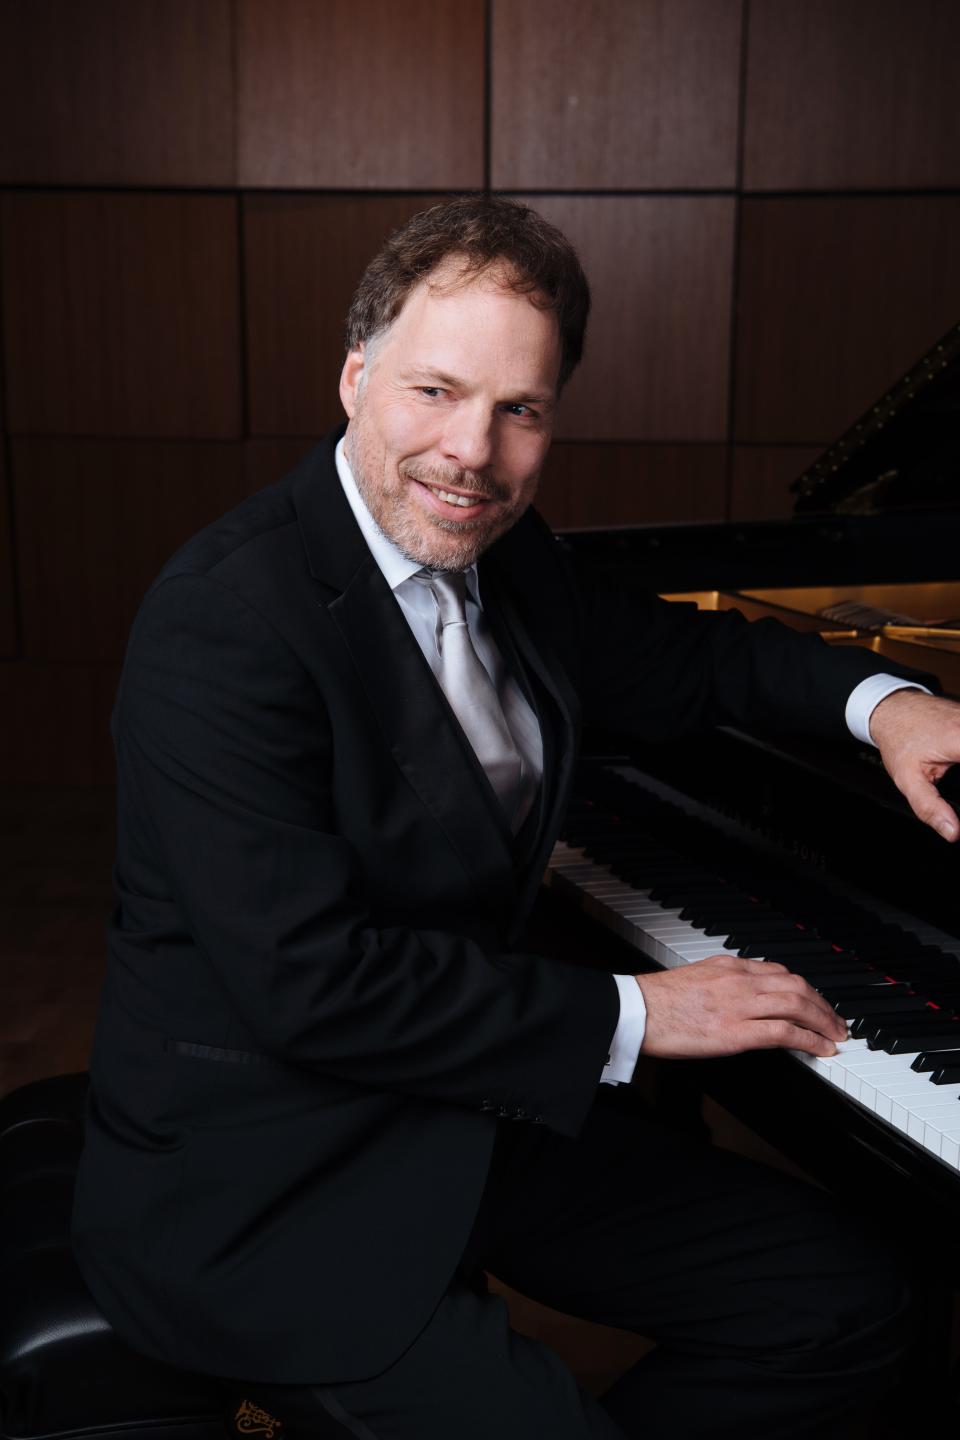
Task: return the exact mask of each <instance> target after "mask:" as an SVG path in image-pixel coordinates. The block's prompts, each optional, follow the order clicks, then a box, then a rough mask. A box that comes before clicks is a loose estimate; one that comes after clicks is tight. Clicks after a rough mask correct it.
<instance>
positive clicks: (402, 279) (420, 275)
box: [346, 195, 590, 389]
mask: <svg viewBox="0 0 960 1440" xmlns="http://www.w3.org/2000/svg"><path fill="white" fill-rule="evenodd" d="M454 258H455V259H456V260H457V261H459V262H460V263H461V265H462V269H461V277H462V279H464V280H469V279H472V278H474V277H475V276H477V275H480V274H482V273H483V272H484V271H486V270H490V269H491V268H495V269H496V270H497V271H498V278H500V279H502V281H503V283H504V284H505V285H506V286H508V287H509V288H510V289H511V290H513V291H515V292H516V293H517V294H520V295H528V296H529V297H530V300H531V302H532V303H533V304H534V305H537V306H540V307H542V308H543V309H546V310H551V311H552V312H553V313H554V314H555V315H556V317H557V325H558V328H559V331H560V373H559V378H558V389H562V388H563V386H564V385H565V384H566V382H567V380H568V379H569V378H570V376H571V374H572V373H573V371H574V370H575V369H576V367H577V365H578V364H579V363H580V358H581V356H582V354H583V337H584V332H585V330H586V326H587V316H588V315H589V313H590V287H589V286H588V284H587V278H586V276H585V275H584V273H583V268H582V266H581V264H580V261H579V259H578V258H577V253H576V251H575V250H574V248H573V246H572V245H571V244H570V241H569V240H568V239H567V238H566V236H565V235H563V234H562V233H561V232H560V231H559V230H558V229H557V227H556V226H555V225H551V224H550V223H549V222H548V221H547V220H544V219H543V217H542V216H541V215H538V214H537V213H536V211H535V210H531V209H530V207H529V206H528V205H522V204H521V203H520V201H518V200H509V199H507V198H506V197H505V196H502V195H461V196H456V197H455V198H453V199H451V200H444V201H442V202H441V203H440V204H438V205H431V206H430V208H429V209H428V210H421V211H420V212H419V213H418V214H416V215H414V216H413V217H412V219H410V220H408V221H407V223H406V224H405V225H402V226H401V227H400V229H399V230H395V231H394V232H393V234H392V235H391V236H390V238H389V240H388V241H387V242H386V244H385V245H384V246H383V248H382V250H380V252H379V253H378V254H377V255H375V256H374V258H373V259H372V260H371V261H370V264H369V265H368V266H367V268H366V270H365V271H364V273H363V277H362V279H361V281H360V284H359V285H358V286H357V289H356V292H355V294H354V297H353V299H352V301H351V302H350V309H349V312H348V314H347V336H346V342H347V349H348V350H353V349H355V348H356V347H357V346H358V345H359V344H361V343H369V342H370V341H373V340H375V339H376V338H377V337H378V336H379V335H382V334H383V333H384V331H386V330H387V329H388V327H389V326H390V325H392V324H393V322H394V320H395V319H396V318H397V316H398V315H399V314H400V311H401V310H402V309H403V306H404V304H405V302H406V299H407V296H408V295H409V294H410V291H411V290H412V289H413V288H414V287H415V286H416V285H417V284H419V282H420V281H421V280H424V279H426V278H427V277H428V276H429V275H431V274H432V273H433V272H434V271H435V270H436V269H437V268H438V266H440V265H441V264H442V263H443V262H444V261H446V260H450V259H454Z"/></svg>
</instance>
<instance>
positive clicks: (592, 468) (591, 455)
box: [537, 442, 726, 530]
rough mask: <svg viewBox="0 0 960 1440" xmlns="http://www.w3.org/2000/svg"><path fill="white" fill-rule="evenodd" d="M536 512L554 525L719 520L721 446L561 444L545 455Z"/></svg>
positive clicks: (722, 467)
mask: <svg viewBox="0 0 960 1440" xmlns="http://www.w3.org/2000/svg"><path fill="white" fill-rule="evenodd" d="M537 509H538V510H539V511H540V512H541V514H542V515H543V516H544V517H545V519H546V520H547V521H548V522H549V524H550V525H552V526H553V528H554V529H555V530H572V529H577V528H579V527H581V526H591V525H639V524H660V523H662V522H663V521H670V520H723V519H724V516H725V513H726V455H725V450H724V447H723V446H722V445H590V444H575V443H567V444H564V443H562V442H561V443H560V444H557V445H554V446H553V448H552V450H551V451H550V454H549V456H548V457H547V463H546V465H545V466H544V470H543V476H542V478H541V483H540V492H539V494H538V496H537Z"/></svg>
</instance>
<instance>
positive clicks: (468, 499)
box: [428, 485, 482, 505]
mask: <svg viewBox="0 0 960 1440" xmlns="http://www.w3.org/2000/svg"><path fill="white" fill-rule="evenodd" d="M428 488H429V489H430V490H431V492H432V493H433V494H434V495H437V496H438V497H439V498H440V499H441V500H446V502H447V504H448V505H476V503H477V501H478V500H480V499H481V498H482V497H481V496H480V495H454V494H452V493H451V491H449V490H437V489H436V487H435V486H433V485H430V486H429V487H428Z"/></svg>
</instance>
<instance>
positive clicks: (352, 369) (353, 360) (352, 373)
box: [340, 341, 367, 420]
mask: <svg viewBox="0 0 960 1440" xmlns="http://www.w3.org/2000/svg"><path fill="white" fill-rule="evenodd" d="M366 358H367V357H366V352H365V350H364V347H363V342H362V341H361V343H360V344H359V345H357V346H356V347H355V348H354V349H353V350H348V351H347V358H346V360H344V362H343V369H342V370H341V372H340V400H341V403H342V405H343V408H344V410H345V411H346V412H347V419H348V420H352V419H353V416H354V412H355V411H356V408H357V392H358V390H359V389H360V382H361V380H362V379H363V371H364V366H365V365H366Z"/></svg>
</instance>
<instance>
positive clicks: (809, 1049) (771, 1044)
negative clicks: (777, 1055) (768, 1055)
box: [751, 1020, 837, 1059]
mask: <svg viewBox="0 0 960 1440" xmlns="http://www.w3.org/2000/svg"><path fill="white" fill-rule="evenodd" d="M751 1048H753V1049H756V1050H776V1049H780V1048H782V1049H785V1050H802V1051H803V1052H804V1054H806V1055H819V1056H820V1057H821V1058H822V1059H827V1058H829V1057H830V1056H831V1055H836V1053H837V1047H836V1045H835V1044H834V1042H833V1041H832V1040H830V1039H828V1037H827V1036H826V1035H820V1034H818V1033H817V1031H815V1030H807V1029H806V1027H805V1026H803V1025H793V1024H791V1022H790V1021H789V1020H759V1021H756V1022H755V1037H754V1038H753V1039H752V1040H751Z"/></svg>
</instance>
